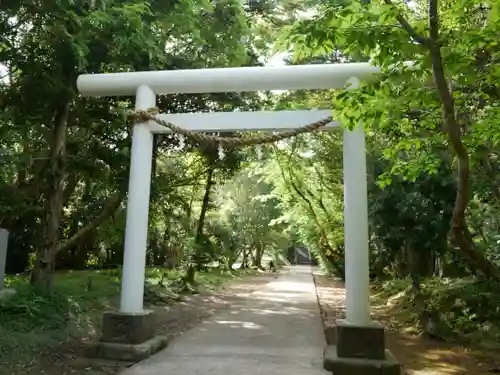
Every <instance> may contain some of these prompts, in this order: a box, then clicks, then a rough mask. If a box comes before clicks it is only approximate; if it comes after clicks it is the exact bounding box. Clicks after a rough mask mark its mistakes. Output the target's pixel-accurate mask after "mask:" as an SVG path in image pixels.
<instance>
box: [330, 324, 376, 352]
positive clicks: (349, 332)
mask: <svg viewBox="0 0 500 375" xmlns="http://www.w3.org/2000/svg"><path fill="white" fill-rule="evenodd" d="M335 325H336V328H337V332H336V335H337V337H336V339H337V342H336V345H337V355H338V356H339V357H342V358H361V359H363V358H367V359H382V360H383V359H384V358H385V333H384V327H383V326H382V324H380V323H378V322H371V323H370V324H368V325H364V326H358V325H354V324H351V323H349V322H347V321H345V320H337V321H336V322H335ZM328 344H329V345H332V343H330V342H328Z"/></svg>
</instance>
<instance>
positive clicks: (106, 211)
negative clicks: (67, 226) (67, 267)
mask: <svg viewBox="0 0 500 375" xmlns="http://www.w3.org/2000/svg"><path fill="white" fill-rule="evenodd" d="M125 196H126V191H124V190H120V191H118V192H117V193H115V194H114V195H112V196H111V197H110V198H108V200H107V201H106V202H105V203H104V207H103V209H102V211H101V213H100V214H99V215H98V216H97V217H96V218H95V219H94V220H92V221H91V222H90V223H88V224H87V225H86V226H84V227H83V228H82V229H80V230H79V231H78V232H76V233H75V234H74V235H73V236H72V237H70V238H68V239H67V240H66V241H64V242H63V243H61V244H60V245H59V246H58V247H57V252H60V251H64V250H67V249H69V248H71V247H73V246H76V245H77V244H78V243H79V242H80V241H81V240H82V239H83V238H85V237H86V236H87V235H88V234H90V233H91V232H93V231H94V230H95V229H96V228H97V227H98V226H100V225H101V224H103V223H104V222H105V221H106V220H107V219H108V218H109V217H111V216H112V215H113V214H114V213H115V211H116V210H117V209H118V207H120V204H121V203H122V201H123V198H125Z"/></svg>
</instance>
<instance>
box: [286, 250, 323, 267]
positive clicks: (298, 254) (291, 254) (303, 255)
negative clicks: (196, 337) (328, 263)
mask: <svg viewBox="0 0 500 375" xmlns="http://www.w3.org/2000/svg"><path fill="white" fill-rule="evenodd" d="M286 258H287V260H288V261H289V262H290V264H310V265H312V266H317V265H318V261H317V260H316V258H315V257H314V256H312V255H311V253H310V252H309V249H307V248H306V247H304V246H290V247H289V248H288V253H287V257H286Z"/></svg>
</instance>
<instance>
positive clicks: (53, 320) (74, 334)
mask: <svg viewBox="0 0 500 375" xmlns="http://www.w3.org/2000/svg"><path fill="white" fill-rule="evenodd" d="M165 272H166V277H162V275H163V274H164V273H165ZM249 274H255V271H254V270H234V271H231V272H227V271H222V270H220V269H216V268H214V269H210V270H209V271H208V272H199V273H197V277H196V281H197V284H196V286H195V287H194V289H193V290H192V292H198V291H203V290H206V289H216V288H218V287H220V286H221V285H222V284H223V283H224V282H226V281H229V280H239V279H242V278H243V277H245V276H247V275H249ZM181 278H182V273H181V272H180V271H172V270H168V271H165V270H163V269H160V268H150V269H148V270H147V272H146V281H147V287H146V293H145V303H146V304H147V303H150V304H162V303H167V302H169V301H170V300H172V299H174V300H175V299H176V297H178V296H179V294H181V293H183V292H185V290H184V289H182V290H181V288H180V280H181ZM120 279H121V271H120V270H106V271H73V272H71V271H69V272H63V273H58V274H57V275H56V276H55V280H54V292H53V293H51V294H50V295H47V294H43V293H40V292H38V291H36V290H35V289H34V288H33V287H31V286H30V285H29V283H28V281H27V279H26V278H22V277H10V278H8V280H7V285H8V287H11V288H14V289H16V291H17V293H16V294H15V295H13V296H11V297H9V298H7V299H4V300H1V301H0V364H1V365H0V367H4V366H5V365H6V364H9V363H13V362H22V361H28V360H30V359H31V358H33V356H34V355H36V354H37V353H39V352H41V351H45V350H47V351H50V350H52V349H54V348H56V347H57V346H58V345H60V344H61V343H62V342H64V341H66V340H68V339H72V338H77V339H81V338H85V337H93V336H95V335H97V334H98V332H99V326H100V324H101V320H102V314H103V312H104V311H106V310H109V309H114V308H116V306H117V304H118V301H119V295H120V283H121V281H120ZM161 281H163V282H162V283H161ZM13 353H16V354H15V355H13Z"/></svg>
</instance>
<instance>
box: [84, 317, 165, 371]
mask: <svg viewBox="0 0 500 375" xmlns="http://www.w3.org/2000/svg"><path fill="white" fill-rule="evenodd" d="M154 328H155V319H154V315H153V312H152V311H144V312H143V313H140V314H123V313H120V312H106V313H104V318H103V326H102V335H101V339H100V341H98V342H92V343H88V344H87V345H86V346H85V356H87V357H90V358H101V359H112V360H118V361H132V362H138V361H141V360H143V359H146V358H148V357H149V356H151V355H152V354H154V353H156V352H158V351H159V350H161V349H163V348H165V347H166V346H167V339H166V338H165V337H162V336H155V335H154Z"/></svg>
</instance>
